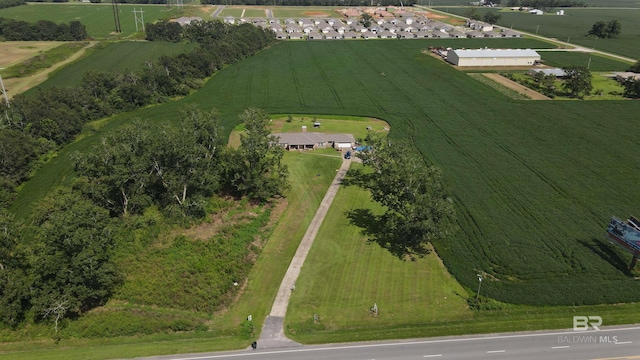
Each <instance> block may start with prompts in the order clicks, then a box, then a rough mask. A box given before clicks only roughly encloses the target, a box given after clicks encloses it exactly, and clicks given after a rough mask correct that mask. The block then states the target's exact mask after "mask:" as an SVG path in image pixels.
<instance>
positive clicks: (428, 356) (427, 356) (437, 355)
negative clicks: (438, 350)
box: [423, 354, 442, 358]
mask: <svg viewBox="0 0 640 360" xmlns="http://www.w3.org/2000/svg"><path fill="white" fill-rule="evenodd" d="M440 356H442V354H434V355H425V356H423V357H426V358H432V357H440Z"/></svg>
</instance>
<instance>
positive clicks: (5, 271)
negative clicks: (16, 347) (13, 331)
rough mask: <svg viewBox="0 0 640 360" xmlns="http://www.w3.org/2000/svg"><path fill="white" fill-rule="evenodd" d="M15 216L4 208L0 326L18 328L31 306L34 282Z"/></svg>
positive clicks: (0, 245)
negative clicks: (2, 324) (28, 271)
mask: <svg viewBox="0 0 640 360" xmlns="http://www.w3.org/2000/svg"><path fill="white" fill-rule="evenodd" d="M27 269H28V264H27V261H26V256H25V254H24V252H23V250H22V249H21V248H20V246H19V237H18V228H17V225H16V222H15V220H14V218H13V216H12V215H11V214H10V213H8V212H7V211H5V210H2V209H0V323H5V324H7V325H9V326H12V327H15V326H16V325H18V324H19V323H20V322H21V321H22V320H23V319H24V316H25V313H26V312H27V311H28V309H29V307H30V292H31V290H30V287H31V279H30V277H29V276H28V273H27Z"/></svg>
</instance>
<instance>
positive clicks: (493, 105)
mask: <svg viewBox="0 0 640 360" xmlns="http://www.w3.org/2000/svg"><path fill="white" fill-rule="evenodd" d="M496 43H499V44H500V46H505V47H511V48H516V47H529V48H537V47H542V46H545V45H547V44H546V43H542V42H536V41H532V40H527V39H512V40H507V39H499V40H491V39H483V40H480V41H476V40H462V39H455V40H448V41H442V40H424V41H422V40H415V41H342V42H288V43H279V44H276V45H275V46H272V47H271V48H269V49H267V50H265V51H263V52H261V53H259V54H258V55H256V56H254V57H251V58H248V59H246V60H244V61H242V62H240V63H239V64H237V65H234V66H231V67H228V68H226V69H224V70H222V71H221V72H219V73H218V74H216V75H215V76H214V77H213V78H212V79H211V80H210V81H209V82H207V83H206V84H205V86H204V87H203V88H202V89H201V90H199V91H198V92H196V93H194V94H193V95H191V96H188V97H186V98H184V99H182V100H180V101H178V102H171V103H167V104H164V105H161V106H155V107H149V108H145V109H142V110H140V111H138V112H135V113H131V114H123V115H120V116H118V117H117V118H115V119H113V120H112V121H111V122H109V124H108V125H107V126H106V127H105V128H104V129H102V130H101V131H106V130H107V129H108V128H113V127H116V126H117V125H118V124H119V123H123V122H126V121H129V120H130V119H132V118H134V117H141V118H150V119H157V121H158V122H164V121H173V120H174V119H176V118H177V111H176V109H177V108H178V107H179V106H181V105H183V104H185V103H196V104H198V105H199V106H201V107H202V108H205V109H208V108H211V107H217V108H218V109H219V110H220V111H221V113H222V114H223V119H222V122H223V125H224V126H225V128H226V131H230V129H232V128H233V127H234V126H235V125H236V124H237V123H238V118H237V114H238V113H240V111H241V110H242V109H244V108H246V107H247V106H256V107H263V108H265V109H266V110H267V111H269V112H271V113H280V114H287V113H293V114H329V115H331V114H347V115H355V116H366V117H375V118H380V119H383V120H386V121H387V122H388V123H389V124H390V126H391V129H392V131H391V133H390V136H392V137H397V138H407V139H410V140H412V141H413V142H414V143H415V145H416V146H417V147H418V149H419V150H420V151H421V152H422V154H423V155H424V156H425V159H427V161H428V162H430V163H434V164H437V165H439V166H441V167H442V168H443V171H444V175H445V180H446V183H447V184H448V186H449V187H450V190H451V193H452V198H453V201H454V202H455V204H456V207H457V212H458V222H459V224H460V231H458V232H457V234H456V235H455V236H454V237H453V238H451V239H448V240H446V241H442V242H438V243H436V244H435V247H436V250H437V251H438V254H439V255H440V256H441V257H442V259H443V261H444V263H445V264H446V265H447V268H448V270H449V271H450V272H451V273H452V274H453V275H454V276H455V277H456V279H457V280H458V281H460V282H461V283H462V284H463V285H464V286H466V287H469V288H474V287H475V286H476V285H477V277H476V274H477V273H479V272H480V273H484V274H486V278H487V281H486V282H485V283H483V294H484V295H487V296H491V297H494V298H496V299H498V300H502V301H507V302H514V303H527V304H538V305H543V304H544V305H549V304H582V303H601V302H610V303H611V302H624V301H637V299H638V298H640V284H638V283H637V282H635V281H634V280H633V278H632V277H630V276H629V273H628V272H627V270H626V266H627V263H628V261H629V260H630V256H627V254H625V253H623V252H621V251H619V250H617V249H615V248H613V247H612V246H611V245H610V244H608V243H606V242H605V241H604V240H603V234H604V230H605V226H606V224H607V222H608V219H609V217H610V216H611V215H618V216H627V215H629V214H634V213H637V199H638V198H639V197H640V189H638V187H637V183H638V181H640V173H638V171H637V166H634V165H633V164H634V161H635V160H634V159H637V156H636V154H635V149H636V147H637V145H638V140H637V139H638V138H640V136H639V135H640V134H638V133H637V131H636V129H637V127H634V126H629V124H630V123H631V122H633V121H635V117H636V115H635V114H637V111H638V110H640V103H638V102H635V101H617V102H603V101H598V102H580V101H562V102H557V101H544V102H532V101H513V100H510V99H508V98H506V97H504V96H503V95H502V94H500V93H499V92H498V91H496V90H494V89H491V88H489V87H487V86H485V85H483V84H481V83H479V82H477V81H475V80H473V79H471V78H470V77H469V76H468V75H466V74H465V73H463V72H459V71H457V70H455V69H453V68H452V67H450V66H449V65H447V64H445V63H443V62H441V61H439V60H436V59H434V58H432V57H430V56H428V55H426V54H423V53H422V51H423V50H424V49H426V48H428V47H429V46H451V44H457V45H459V46H463V47H483V46H488V47H495V46H496ZM337 54H339V55H337ZM383 74H384V75H383ZM638 131H640V130H638ZM86 141H95V136H90V137H87V138H85V139H84V140H82V141H80V142H77V143H74V144H72V145H71V146H69V150H68V151H72V150H73V149H78V150H79V149H81V148H82V147H84V146H86V145H83V142H86ZM66 151H67V150H65V152H66ZM65 152H62V153H61V154H60V156H59V157H58V158H56V159H54V160H53V161H52V162H50V163H49V164H47V165H46V166H45V167H44V168H43V169H42V170H41V171H40V172H39V173H38V174H37V176H36V177H34V178H33V179H32V180H31V181H30V182H29V183H27V184H25V186H24V187H23V189H22V191H21V193H20V195H19V198H18V201H17V202H16V204H18V205H16V208H14V209H15V210H18V213H19V214H21V216H24V215H25V214H26V213H28V211H29V207H30V206H32V205H31V204H32V202H33V201H34V200H35V199H37V198H38V197H39V196H41V194H42V193H45V192H47V191H49V189H51V186H52V185H53V184H55V182H56V181H58V182H59V181H64V176H63V175H62V174H64V173H65V172H66V173H69V171H70V169H66V170H63V169H57V168H56V162H58V163H59V162H64V161H67V162H68V155H65ZM67 154H68V153H67ZM56 171H57V172H59V174H58V175H56V174H55V172H56Z"/></svg>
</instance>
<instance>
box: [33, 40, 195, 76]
mask: <svg viewBox="0 0 640 360" xmlns="http://www.w3.org/2000/svg"><path fill="white" fill-rule="evenodd" d="M195 46H196V45H194V44H186V43H164V42H141V41H122V42H114V43H109V44H108V45H106V46H105V47H104V48H101V49H100V50H95V51H93V50H92V51H93V53H92V54H91V55H90V56H89V57H86V58H84V59H82V60H79V61H78V62H76V63H74V64H72V65H71V66H67V67H65V68H62V69H61V70H59V71H57V72H56V73H54V74H53V75H51V77H49V78H48V79H47V80H46V81H45V82H44V83H42V84H41V85H40V86H41V87H42V88H50V87H54V86H58V87H64V86H76V85H78V84H80V81H81V80H82V76H83V74H84V73H85V72H87V71H89V70H98V71H116V70H117V71H123V70H125V69H129V70H138V69H140V68H142V66H143V65H144V62H145V60H155V59H157V58H158V57H160V56H161V55H173V54H178V53H181V52H185V51H188V50H190V49H192V48H194V47H195Z"/></svg>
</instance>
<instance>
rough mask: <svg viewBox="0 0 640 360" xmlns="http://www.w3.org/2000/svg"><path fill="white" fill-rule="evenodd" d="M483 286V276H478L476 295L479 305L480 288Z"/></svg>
mask: <svg viewBox="0 0 640 360" xmlns="http://www.w3.org/2000/svg"><path fill="white" fill-rule="evenodd" d="M481 286H482V275H481V274H478V292H477V293H476V303H478V298H479V297H480V287H481Z"/></svg>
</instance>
